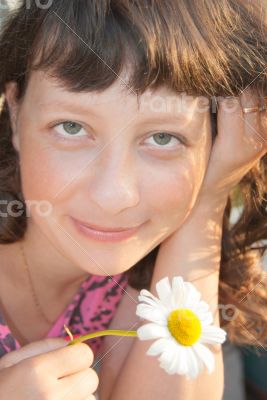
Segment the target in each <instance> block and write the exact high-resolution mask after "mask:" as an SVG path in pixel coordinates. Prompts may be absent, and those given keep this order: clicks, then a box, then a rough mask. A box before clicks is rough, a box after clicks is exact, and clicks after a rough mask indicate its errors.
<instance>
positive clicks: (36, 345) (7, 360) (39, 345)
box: [0, 338, 66, 369]
mask: <svg viewBox="0 0 267 400" xmlns="http://www.w3.org/2000/svg"><path fill="white" fill-rule="evenodd" d="M65 346H66V342H65V341H64V339H61V338H47V339H44V340H38V341H35V342H32V343H29V344H27V345H25V346H23V347H21V348H20V349H18V350H13V351H11V352H9V353H7V354H5V355H4V356H3V357H1V359H0V369H1V368H7V367H10V366H12V365H15V364H17V363H18V362H20V361H22V360H25V359H27V358H30V357H34V356H37V355H40V354H43V353H47V352H49V351H52V350H56V349H58V348H62V347H65Z"/></svg>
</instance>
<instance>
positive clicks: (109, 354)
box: [98, 285, 140, 400]
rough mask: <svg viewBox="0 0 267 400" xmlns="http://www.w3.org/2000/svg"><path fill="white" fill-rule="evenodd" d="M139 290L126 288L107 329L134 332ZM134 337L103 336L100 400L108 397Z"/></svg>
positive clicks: (136, 325) (138, 320)
mask: <svg viewBox="0 0 267 400" xmlns="http://www.w3.org/2000/svg"><path fill="white" fill-rule="evenodd" d="M138 295H139V290H136V289H134V288H132V287H130V286H129V285H127V286H126V288H125V292H124V295H123V297H122V299H121V301H120V304H119V306H118V308H117V311H116V314H115V316H114V318H113V319H112V322H111V324H110V325H109V327H108V329H123V330H136V329H137V328H138V326H139V325H140V319H139V317H138V316H136V314H135V312H136V306H137V304H138ZM135 340H137V339H136V338H134V337H123V336H105V337H104V340H103V345H102V348H101V354H100V360H101V361H100V373H99V388H98V391H99V395H100V399H103V400H105V399H107V398H109V396H110V393H111V391H112V387H113V385H114V383H115V380H116V377H117V375H118V374H119V372H120V369H121V367H122V364H123V363H124V360H125V359H126V357H127V355H128V353H129V351H130V349H131V346H132V345H133V343H134V342H135Z"/></svg>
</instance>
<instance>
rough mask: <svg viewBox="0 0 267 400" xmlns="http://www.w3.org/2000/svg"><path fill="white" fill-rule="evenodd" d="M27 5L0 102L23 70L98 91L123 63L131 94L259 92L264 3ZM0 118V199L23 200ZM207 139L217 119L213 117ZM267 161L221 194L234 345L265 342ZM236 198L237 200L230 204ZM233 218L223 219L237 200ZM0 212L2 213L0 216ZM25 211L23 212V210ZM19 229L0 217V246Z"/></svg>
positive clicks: (11, 40)
mask: <svg viewBox="0 0 267 400" xmlns="http://www.w3.org/2000/svg"><path fill="white" fill-rule="evenodd" d="M36 4H37V3H36V1H30V0H27V1H26V0H25V1H22V2H21V5H20V6H19V7H18V8H17V9H16V10H14V11H13V12H12V13H11V15H10V16H9V18H8V19H7V20H5V24H4V26H3V28H2V33H1V36H0V54H1V63H0V95H3V94H4V90H5V84H6V83H7V82H9V81H15V82H17V85H18V89H19V90H18V94H17V100H20V99H22V98H23V95H24V93H25V90H26V88H27V82H28V79H29V76H30V73H31V71H33V70H43V71H46V72H47V73H49V74H50V76H51V77H54V78H55V79H57V80H58V82H61V83H62V85H64V87H66V88H67V89H68V90H69V91H72V92H81V91H103V90H105V89H106V88H108V87H109V86H110V85H111V84H112V83H114V81H115V80H116V79H117V76H118V75H119V74H120V72H121V71H122V69H123V67H124V66H125V65H126V64H128V63H129V64H130V65H131V74H130V75H129V80H128V86H129V87H131V88H132V89H134V90H135V91H136V92H137V93H143V92H144V91H145V90H146V89H147V88H156V87H159V86H161V85H165V86H167V87H169V88H171V89H172V90H174V91H176V92H177V93H178V92H186V93H187V94H188V95H193V96H206V97H208V98H209V99H210V100H211V101H212V99H214V96H238V95H239V94H240V92H241V91H242V90H244V89H245V88H246V87H247V86H249V85H251V86H253V87H254V88H255V89H256V90H257V91H258V92H259V93H260V94H261V95H262V94H263V95H265V96H266V94H267V70H266V65H267V3H266V1H264V0H253V2H251V1H245V0H167V1H165V2H164V3H163V2H162V1H161V0H101V1H100V0H75V1H71V0H57V1H50V2H48V3H47V4H49V7H48V6H47V7H45V6H42V7H40V5H39V7H37V5H36ZM2 103H3V104H2V108H1V113H0V199H1V200H5V201H7V202H10V201H14V200H19V201H23V194H22V192H21V180H20V171H19V168H18V154H17V153H16V151H15V149H14V148H13V145H12V142H11V135H12V130H11V124H10V115H9V110H8V106H7V103H6V100H5V98H4V96H2ZM211 122H212V133H213V137H215V136H216V134H217V124H216V113H212V112H211ZM266 182H267V157H266V155H265V156H264V157H262V158H261V160H260V161H259V162H258V163H257V165H255V166H254V167H253V169H251V170H250V171H249V172H248V173H247V174H246V175H245V176H244V177H243V178H242V180H241V181H240V182H239V184H238V185H237V187H236V188H235V190H233V192H232V193H231V194H230V195H229V198H228V202H227V206H226V208H225V212H224V218H223V236H222V251H221V268H220V280H219V303H220V304H224V305H225V306H227V305H229V304H232V305H234V306H235V308H236V310H237V311H238V312H237V314H236V317H235V318H225V317H224V318H223V317H222V314H221V313H220V322H221V326H223V327H224V328H225V329H226V330H227V333H228V337H229V340H230V341H232V342H235V343H237V344H255V343H256V340H258V341H260V343H261V344H262V345H263V346H264V345H266V344H267V327H266V326H267V284H266V276H265V273H264V270H263V268H262V256H263V254H264V251H265V250H266V248H267V245H266V239H267V193H266ZM236 193H238V196H236ZM237 198H238V199H239V201H240V204H242V213H241V216H240V218H239V219H238V221H237V222H235V223H234V224H232V223H231V221H230V216H231V212H232V210H233V208H234V206H235V205H236V201H237V200H236V199H237ZM1 208H2V205H0V210H1ZM24 211H25V210H24ZM26 229H27V218H26V213H25V212H23V213H22V214H21V216H20V217H16V218H14V217H12V216H11V215H9V216H8V218H1V217H0V243H1V244H8V243H13V242H16V241H17V240H19V239H20V238H22V237H23V235H24V233H25V231H26ZM158 249H159V246H157V247H156V248H155V249H153V250H152V251H151V252H150V253H149V254H148V255H146V256H145V257H144V258H143V259H141V260H140V261H139V262H138V263H137V264H135V265H134V266H132V267H131V268H130V269H129V270H128V271H127V274H128V277H129V284H130V286H132V287H134V288H136V289H138V290H140V289H141V288H145V287H146V288H149V285H150V281H151V277H152V273H153V268H154V265H155V260H156V256H157V252H158Z"/></svg>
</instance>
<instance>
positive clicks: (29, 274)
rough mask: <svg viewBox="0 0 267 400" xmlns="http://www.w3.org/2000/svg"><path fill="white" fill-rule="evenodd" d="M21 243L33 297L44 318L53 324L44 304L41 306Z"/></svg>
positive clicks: (21, 246)
mask: <svg viewBox="0 0 267 400" xmlns="http://www.w3.org/2000/svg"><path fill="white" fill-rule="evenodd" d="M19 245H20V250H21V254H22V257H23V261H24V270H25V271H26V273H27V277H28V281H29V284H30V288H31V294H32V298H33V301H34V304H35V307H36V309H37V310H38V312H39V313H40V314H41V315H42V316H43V318H44V319H45V320H46V322H47V323H48V324H49V325H51V324H53V322H54V321H51V320H49V318H47V316H46V315H45V313H44V311H43V309H42V306H41V304H40V302H39V299H38V296H37V293H36V291H35V288H34V284H33V280H32V277H31V273H30V268H29V265H28V263H27V259H26V256H25V253H24V248H23V245H22V243H19Z"/></svg>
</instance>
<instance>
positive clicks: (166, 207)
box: [6, 71, 211, 275]
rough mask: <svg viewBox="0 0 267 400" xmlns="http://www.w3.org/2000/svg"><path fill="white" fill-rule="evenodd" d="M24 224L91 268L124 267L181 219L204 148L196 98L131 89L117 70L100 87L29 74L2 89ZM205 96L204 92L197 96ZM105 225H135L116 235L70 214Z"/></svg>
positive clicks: (110, 270) (202, 165)
mask: <svg viewBox="0 0 267 400" xmlns="http://www.w3.org/2000/svg"><path fill="white" fill-rule="evenodd" d="M14 88H15V85H12V84H11V85H10V84H9V85H7V87H6V97H7V99H8V103H9V107H10V110H11V115H12V127H13V145H14V147H15V148H16V149H17V151H18V152H19V156H20V168H21V181H22V192H23V195H24V198H25V200H26V204H27V211H28V217H29V218H28V229H33V230H36V229H37V230H38V229H40V230H41V231H42V233H43V234H44V235H45V237H46V238H47V240H48V242H49V243H50V245H53V247H54V248H55V249H56V250H57V251H58V252H59V253H60V254H61V255H62V256H63V257H65V258H66V260H68V261H69V262H70V261H71V263H74V265H76V266H77V267H78V268H80V269H82V270H84V271H87V272H88V273H91V274H99V275H107V274H110V275H113V274H117V273H121V272H123V271H126V270H127V269H129V268H130V267H131V266H133V265H134V264H135V263H137V262H138V261H139V260H140V259H141V258H143V257H144V256H145V255H146V254H148V253H149V252H150V251H151V250H152V249H153V248H155V247H156V246H157V245H158V244H160V243H161V242H162V241H163V240H164V239H165V238H167V237H168V236H169V235H170V234H171V233H173V232H174V231H175V230H176V229H177V228H179V227H180V226H181V224H182V223H183V221H184V220H185V218H186V217H187V215H188V213H190V210H191V209H192V207H193V205H194V203H195V200H196V196H197V194H198V192H199V189H200V186H201V183H202V180H203V177H204V174H205V170H206V167H207V163H208V158H209V154H210V150H211V125H210V113H209V108H208V106H207V102H206V103H205V106H203V104H204V103H203V98H200V97H198V98H196V97H189V96H185V94H183V95H182V94H175V93H174V92H171V91H170V90H168V89H167V88H165V87H161V88H160V89H157V90H156V91H154V92H152V91H150V90H148V91H147V92H145V93H144V94H143V95H141V96H140V97H139V102H138V100H137V96H136V94H135V93H133V92H131V91H130V90H129V89H127V88H125V85H124V83H123V82H122V81H121V80H120V79H118V80H117V81H116V82H115V84H114V85H113V86H112V87H110V88H109V89H107V90H105V91H103V92H99V93H96V92H87V93H71V92H69V91H67V90H66V89H64V88H63V87H62V86H60V85H59V82H57V81H55V80H52V79H51V78H50V77H48V75H46V74H44V73H43V72H40V71H38V72H33V73H32V74H31V77H30V80H29V84H28V87H27V90H26V94H25V96H24V98H23V100H22V102H21V103H19V104H16V103H14V101H12V100H11V99H12V98H13V99H14V97H12V93H13V92H14ZM206 100H207V99H206ZM71 217H72V218H75V219H78V220H80V221H83V222H86V223H88V224H89V225H90V224H93V225H97V226H100V227H106V228H114V229H116V228H119V227H123V228H129V227H136V226H139V225H140V227H139V229H138V231H137V233H136V234H135V235H134V236H131V237H129V238H127V239H124V240H121V241H116V242H114V241H100V240H97V239H92V238H88V237H86V236H84V235H83V234H82V233H80V232H79V231H78V230H77V229H76V227H75V225H74V223H73V220H72V218H71Z"/></svg>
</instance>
